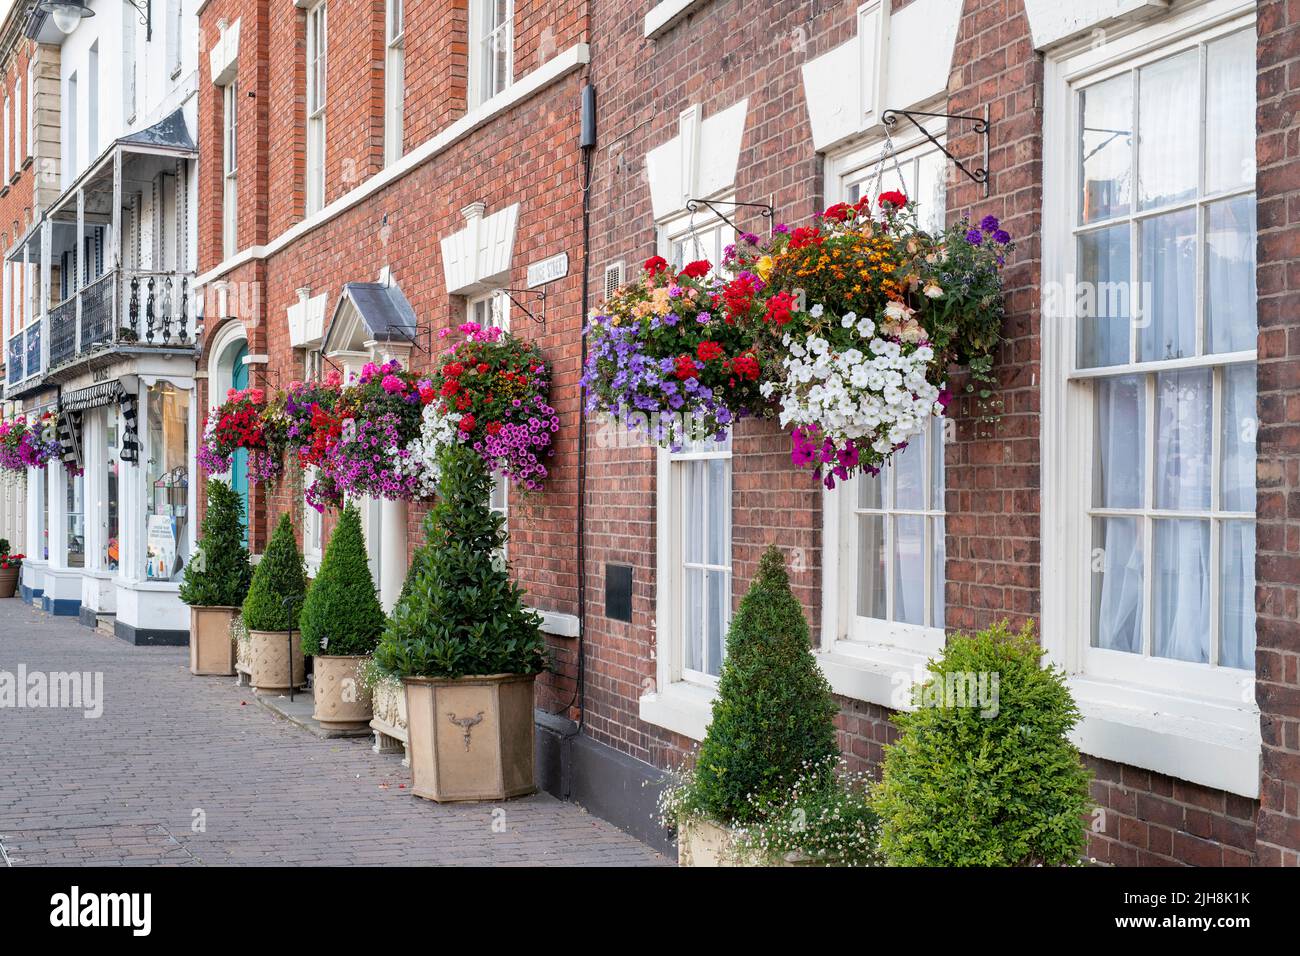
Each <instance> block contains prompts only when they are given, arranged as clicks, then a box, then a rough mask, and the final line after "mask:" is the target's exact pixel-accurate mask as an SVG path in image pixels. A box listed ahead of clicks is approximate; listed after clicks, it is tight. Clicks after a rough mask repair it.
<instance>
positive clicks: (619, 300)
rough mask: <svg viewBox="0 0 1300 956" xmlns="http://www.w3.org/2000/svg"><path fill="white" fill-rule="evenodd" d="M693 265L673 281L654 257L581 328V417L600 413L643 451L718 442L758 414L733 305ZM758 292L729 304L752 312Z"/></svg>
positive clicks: (752, 360) (708, 267)
mask: <svg viewBox="0 0 1300 956" xmlns="http://www.w3.org/2000/svg"><path fill="white" fill-rule="evenodd" d="M712 268H713V266H712V264H711V263H709V262H707V261H704V260H700V261H698V262H692V263H690V264H689V265H687V266H686V267H685V268H683V269H682V270H681V271H680V272H677V273H674V271H673V270H672V269H671V268H670V267H669V265H668V263H667V262H666V261H665V260H664V259H663V258H661V257H660V256H654V257H652V258H650V259H648V260H646V262H645V267H644V269H643V270H642V273H641V275H640V276H639V277H638V278H637V279H636V280H635V281H633V282H631V283H629V284H628V285H626V286H624V287H623V288H622V289H619V290H618V291H617V292H616V293H615V294H614V295H613V296H611V297H610V299H609V301H608V302H606V303H605V304H604V306H603V307H602V308H600V309H598V310H597V311H596V312H594V313H593V314H592V315H591V316H590V319H589V322H588V325H587V328H586V330H585V332H584V334H585V335H586V336H587V341H588V344H587V362H586V367H585V369H584V370H583V376H582V385H583V388H584V389H586V393H587V402H586V409H587V412H588V413H589V414H590V413H593V412H605V413H608V414H610V415H612V416H614V417H615V418H616V419H617V420H618V421H620V422H622V423H623V424H624V425H625V426H626V427H627V428H629V429H638V430H640V431H642V432H643V433H644V434H645V435H647V436H648V437H649V439H650V440H651V441H654V442H655V443H657V444H659V445H663V446H670V447H680V446H681V445H682V444H683V442H684V441H686V440H688V439H695V438H705V437H710V436H716V437H718V438H724V437H725V436H726V434H727V431H728V429H729V428H730V427H731V424H732V423H733V422H734V421H735V420H736V419H737V418H739V417H741V416H744V415H748V414H751V413H753V412H755V411H756V410H758V409H760V408H761V407H762V406H763V404H764V402H763V400H762V398H761V397H760V395H759V391H758V388H759V377H760V371H761V366H760V360H759V357H758V355H757V353H756V352H755V350H754V342H753V336H752V332H751V330H750V329H749V327H747V326H746V325H745V324H743V323H741V322H738V321H737V320H736V319H735V317H734V313H735V312H736V311H738V310H737V309H736V308H735V307H734V306H735V303H733V302H731V301H730V300H729V299H726V297H725V293H724V289H723V287H722V283H721V282H720V281H719V280H718V279H717V278H715V277H711V276H710V272H711V271H712ZM761 289H762V285H761V283H758V284H756V285H755V286H754V287H753V288H751V289H748V290H745V289H741V288H740V287H736V288H733V289H732V290H731V295H733V296H742V297H743V296H745V295H748V296H749V302H747V303H746V305H748V304H750V303H752V300H753V298H754V297H756V296H757V295H758V294H759V292H760V291H761Z"/></svg>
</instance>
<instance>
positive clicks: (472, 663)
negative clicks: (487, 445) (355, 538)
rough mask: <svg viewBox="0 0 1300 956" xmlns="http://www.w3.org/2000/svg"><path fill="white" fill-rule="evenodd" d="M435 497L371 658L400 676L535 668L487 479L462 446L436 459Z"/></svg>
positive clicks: (541, 660)
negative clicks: (403, 583) (408, 571)
mask: <svg viewBox="0 0 1300 956" xmlns="http://www.w3.org/2000/svg"><path fill="white" fill-rule="evenodd" d="M439 467H440V477H439V480H438V495H439V497H438V502H437V504H435V505H434V507H433V508H432V509H431V510H430V512H429V514H428V516H427V517H426V518H425V521H424V533H425V537H426V540H425V543H424V544H423V545H422V546H421V548H420V550H419V552H417V554H416V556H415V559H414V561H413V562H412V569H411V575H410V576H409V578H408V579H407V582H406V588H405V589H404V590H405V594H404V596H403V597H402V598H401V599H400V600H399V601H398V603H397V606H396V607H395V608H394V609H393V614H392V617H391V618H390V620H389V622H388V626H387V628H386V629H385V631H384V635H383V638H382V639H381V640H380V643H379V647H378V648H376V650H375V663H376V664H377V665H378V667H379V669H380V670H381V671H383V672H385V673H389V674H393V675H396V676H399V677H412V676H420V677H463V676H465V675H469V674H474V675H483V674H536V673H538V672H540V671H542V670H545V669H546V644H545V641H544V639H543V638H542V633H541V630H540V623H541V621H540V619H539V617H538V615H537V614H535V613H533V612H531V611H528V610H527V609H525V607H524V604H523V600H522V594H523V592H522V591H521V590H520V588H519V587H518V586H517V585H516V584H515V583H514V582H513V581H511V580H510V572H509V570H508V569H507V568H506V566H505V564H504V562H501V561H500V559H499V557H497V556H496V554H495V553H494V552H499V550H500V549H501V547H502V545H503V544H504V542H505V533H504V529H503V524H504V520H505V519H504V518H503V517H502V516H501V515H500V514H499V513H497V512H495V511H493V510H492V509H491V508H490V507H489V505H488V502H489V496H490V493H491V488H492V478H491V476H490V475H489V474H488V471H487V469H486V467H484V465H483V460H482V458H480V457H479V455H478V454H477V453H476V452H475V451H474V450H473V449H472V448H469V447H467V446H465V445H461V444H455V445H452V446H449V447H448V448H447V449H446V450H445V451H444V452H443V453H442V455H441V456H440V457H439Z"/></svg>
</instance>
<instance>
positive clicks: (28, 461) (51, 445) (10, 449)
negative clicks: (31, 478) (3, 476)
mask: <svg viewBox="0 0 1300 956" xmlns="http://www.w3.org/2000/svg"><path fill="white" fill-rule="evenodd" d="M60 450H61V448H60V445H59V439H58V415H57V414H56V413H55V412H45V413H43V414H42V415H41V416H40V418H39V419H36V420H31V419H28V418H26V417H19V418H11V419H8V420H5V421H0V468H4V469H5V470H7V471H12V472H23V471H25V470H26V469H28V468H44V467H45V466H46V465H47V464H49V463H50V462H51V461H53V460H54V459H56V458H57V457H58V456H59V452H60Z"/></svg>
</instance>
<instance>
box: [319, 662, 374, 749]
mask: <svg viewBox="0 0 1300 956" xmlns="http://www.w3.org/2000/svg"><path fill="white" fill-rule="evenodd" d="M367 659H368V658H366V657H336V656H333V655H318V656H317V657H316V663H315V665H314V668H313V670H312V674H313V677H312V690H313V693H314V694H315V696H316V710H315V712H314V713H313V714H312V717H313V718H314V719H315V720H317V721H318V722H319V723H320V725H321V729H323V730H365V729H366V728H367V727H368V726H369V725H370V717H371V707H370V691H369V690H368V689H367V688H366V687H365V686H364V685H363V684H362V683H361V665H363V664H364V663H365V662H366V660H367Z"/></svg>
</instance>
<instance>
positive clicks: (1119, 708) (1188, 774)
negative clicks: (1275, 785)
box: [1067, 676, 1260, 799]
mask: <svg viewBox="0 0 1300 956" xmlns="http://www.w3.org/2000/svg"><path fill="white" fill-rule="evenodd" d="M1067 683H1068V686H1069V688H1070V692H1071V693H1072V694H1073V695H1074V699H1075V701H1076V703H1078V705H1079V710H1080V711H1081V712H1082V714H1083V720H1081V721H1080V722H1079V725H1078V726H1077V727H1076V728H1075V729H1074V732H1073V733H1072V734H1071V739H1073V740H1074V742H1075V744H1076V745H1077V746H1078V748H1079V749H1080V750H1081V751H1083V752H1084V753H1086V754H1089V755H1091V756H1093V757H1100V758H1101V759H1103V760H1113V761H1115V762H1116V763H1122V764H1129V765H1130V766H1134V767H1141V768H1142V769H1143V770H1152V771H1155V772H1156V773H1162V774H1166V775H1168V776H1170V777H1176V778H1177V779H1179V780H1186V781H1189V782H1190V783H1196V784H1200V785H1202V786H1205V787H1212V788H1214V789H1216V790H1226V791H1228V792H1229V793H1235V794H1238V795H1240V796H1243V797H1250V798H1252V799H1254V798H1258V797H1259V771H1260V731H1259V714H1258V713H1257V712H1256V711H1255V710H1254V709H1253V708H1244V707H1243V708H1234V707H1231V706H1228V705H1226V704H1213V703H1208V702H1195V703H1193V705H1192V706H1189V702H1188V701H1185V700H1182V699H1180V698H1171V697H1168V696H1166V695H1162V694H1157V693H1153V692H1150V691H1146V690H1142V689H1140V688H1136V687H1129V686H1120V685H1117V684H1115V683H1113V682H1109V681H1099V680H1096V679H1092V678H1087V677H1081V676H1074V677H1071V678H1070V679H1069V680H1068V681H1067Z"/></svg>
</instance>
